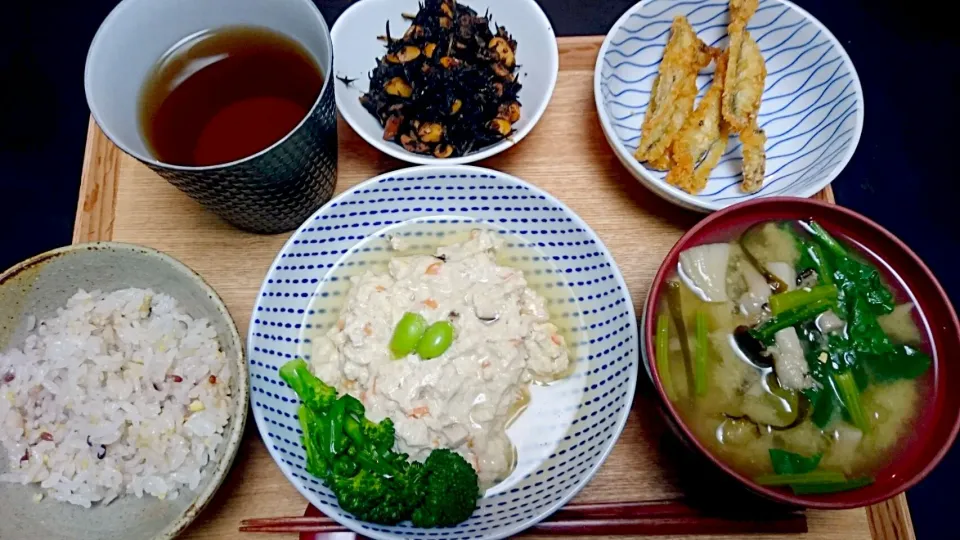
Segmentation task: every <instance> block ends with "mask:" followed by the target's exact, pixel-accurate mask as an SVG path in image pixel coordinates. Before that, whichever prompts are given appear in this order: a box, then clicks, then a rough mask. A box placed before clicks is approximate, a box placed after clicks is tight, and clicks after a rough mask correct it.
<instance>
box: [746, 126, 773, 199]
mask: <svg viewBox="0 0 960 540" xmlns="http://www.w3.org/2000/svg"><path fill="white" fill-rule="evenodd" d="M740 142H742V143H743V181H742V182H741V183H740V189H741V190H743V191H745V192H746V193H753V192H754V191H757V190H758V189H760V186H762V185H763V175H764V173H765V172H766V171H765V169H766V168H767V153H766V150H764V145H766V144H767V134H766V133H764V131H763V130H762V129H760V127H759V126H757V122H756V119H754V121H753V122H752V123H751V124H750V126H749V127H748V128H747V129H745V130H743V131H742V132H741V133H740Z"/></svg>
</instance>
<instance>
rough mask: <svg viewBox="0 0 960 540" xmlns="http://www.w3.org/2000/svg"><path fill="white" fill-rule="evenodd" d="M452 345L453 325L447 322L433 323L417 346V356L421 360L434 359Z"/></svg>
mask: <svg viewBox="0 0 960 540" xmlns="http://www.w3.org/2000/svg"><path fill="white" fill-rule="evenodd" d="M451 343H453V325H452V324H450V323H449V322H447V321H440V322H435V323H433V324H431V325H430V327H429V328H427V331H426V332H424V333H423V337H421V338H420V343H419V344H418V345H417V354H419V355H420V358H421V359H423V360H430V359H432V358H436V357H438V356H440V355H441V354H443V353H444V352H446V350H447V349H449V348H450V344H451Z"/></svg>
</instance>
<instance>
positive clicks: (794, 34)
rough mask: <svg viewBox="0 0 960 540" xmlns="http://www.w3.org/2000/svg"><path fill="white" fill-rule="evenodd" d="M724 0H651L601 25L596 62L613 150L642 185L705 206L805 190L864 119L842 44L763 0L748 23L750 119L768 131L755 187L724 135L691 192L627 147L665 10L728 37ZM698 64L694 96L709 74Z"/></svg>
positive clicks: (661, 38) (842, 155) (633, 142)
mask: <svg viewBox="0 0 960 540" xmlns="http://www.w3.org/2000/svg"><path fill="white" fill-rule="evenodd" d="M727 11H728V5H727V2H726V1H724V0H650V1H644V2H640V3H639V4H637V5H636V6H634V7H632V8H630V9H629V10H628V11H627V12H626V13H624V14H623V16H622V17H620V20H618V21H617V23H616V24H615V25H614V27H613V29H612V30H611V31H610V33H609V34H607V38H606V39H605V40H604V42H603V45H602V47H601V48H600V54H599V56H598V58H597V66H596V70H595V72H594V95H595V98H596V102H597V111H598V113H599V115H600V123H601V125H602V126H603V131H604V134H605V135H606V137H607V140H608V142H609V143H610V145H611V146H612V147H613V149H614V151H615V152H616V154H617V157H618V158H619V159H620V161H621V162H623V164H624V165H625V166H626V167H627V169H629V170H630V171H631V173H632V174H633V175H634V176H636V177H637V179H639V180H640V181H641V183H643V184H644V185H646V186H647V187H649V188H650V189H651V190H653V191H654V192H655V193H657V194H658V195H660V196H661V197H663V198H665V199H667V200H669V201H671V202H674V203H676V204H679V205H680V206H683V207H686V208H690V209H693V210H699V211H713V210H719V209H721V208H724V207H727V206H730V205H732V204H735V203H738V202H741V201H745V200H748V199H753V198H756V197H769V196H774V195H780V196H796V197H810V196H812V195H814V194H815V193H817V192H818V191H820V190H821V189H823V188H824V187H826V186H827V185H828V184H829V183H830V182H831V181H833V179H834V178H836V177H837V175H838V174H840V171H841V170H843V168H844V167H845V166H846V164H847V163H848V162H849V161H850V158H851V157H852V156H853V152H854V150H855V149H856V147H857V143H858V142H859V140H860V133H861V131H862V129H863V91H862V90H861V88H860V79H859V78H858V77H857V72H856V70H855V69H854V67H853V63H852V62H851V61H850V57H849V56H847V53H846V51H844V50H843V47H842V46H841V45H840V43H839V42H838V41H837V39H836V38H835V37H833V34H831V33H830V31H829V30H827V29H826V27H824V26H823V24H821V23H820V22H819V21H817V20H816V19H815V18H813V16H811V15H810V14H809V13H807V12H806V11H804V10H803V9H801V8H799V7H797V6H795V5H794V4H792V3H790V2H788V1H786V0H761V1H760V4H759V7H758V8H757V12H756V14H755V15H754V16H753V18H752V19H750V22H749V24H748V26H747V29H748V30H749V31H750V34H751V35H752V36H753V38H754V39H755V40H756V42H757V44H758V45H759V46H760V49H761V51H762V52H763V57H764V59H765V60H766V64H767V79H766V85H765V88H764V91H763V103H762V105H761V107H760V113H759V116H758V122H759V124H760V127H762V128H763V129H764V130H766V132H767V145H766V151H767V173H766V179H765V181H764V183H763V187H762V188H761V189H760V190H759V191H758V192H756V193H743V192H742V191H741V190H740V179H741V159H742V158H741V153H740V142H739V140H738V139H735V138H731V141H730V145H729V146H728V147H727V152H726V154H724V156H723V158H722V159H721V160H720V164H719V165H718V166H717V168H716V169H714V171H713V174H711V176H710V180H709V182H708V183H707V186H706V188H705V189H704V190H703V191H702V192H700V193H699V194H696V195H692V194H689V193H687V192H685V191H683V190H681V189H679V188H676V187H674V186H671V185H669V184H667V183H666V182H665V181H664V177H665V176H666V173H665V172H662V171H656V170H653V169H648V168H646V167H644V166H643V165H642V164H640V163H638V162H637V160H636V159H634V157H633V152H634V151H635V150H636V149H637V145H638V143H639V141H640V125H641V123H642V122H643V116H644V113H645V112H646V109H647V104H648V102H649V99H650V89H651V88H652V86H653V80H654V78H656V76H657V71H658V69H659V66H660V60H661V57H662V56H663V49H664V46H665V45H666V42H667V38H668V37H669V30H670V24H671V22H672V21H673V18H674V17H676V16H678V15H684V16H686V17H687V19H688V20H689V21H690V24H691V25H692V26H693V28H694V29H695V30H696V31H697V34H698V35H699V36H700V39H702V40H703V41H704V42H706V43H707V44H709V45H713V46H716V47H723V48H725V47H726V45H727V23H728V22H729V17H728V14H727ZM713 69H714V68H713V65H712V64H711V66H710V67H708V68H707V69H706V70H704V71H702V72H701V73H700V76H699V77H698V78H697V86H698V88H699V89H700V96H702V95H703V93H704V92H705V91H706V89H707V88H708V87H709V85H710V82H711V81H712V80H713Z"/></svg>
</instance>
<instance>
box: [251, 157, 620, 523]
mask: <svg viewBox="0 0 960 540" xmlns="http://www.w3.org/2000/svg"><path fill="white" fill-rule="evenodd" d="M475 228H487V229H491V230H493V231H495V232H497V233H498V234H500V235H501V236H502V237H503V239H504V242H505V246H504V249H503V250H502V251H501V252H500V254H499V258H498V261H499V262H500V264H505V265H509V266H513V267H515V268H519V269H521V270H523V272H524V275H525V276H526V278H527V281H528V283H529V284H530V286H531V287H533V288H534V289H535V290H537V292H539V293H540V294H542V295H543V296H544V297H545V298H546V300H547V304H548V309H549V310H550V313H551V319H552V321H553V322H554V323H555V324H556V325H557V326H558V327H559V328H560V329H561V331H562V332H563V334H564V335H565V337H566V339H567V343H568V344H570V347H571V357H572V358H575V363H574V371H573V373H572V374H571V375H570V376H569V377H567V378H565V379H562V380H560V381H557V382H555V383H552V384H550V385H548V386H539V385H536V386H532V387H531V401H530V405H529V407H528V409H527V410H526V411H525V412H524V413H523V414H522V415H521V416H520V417H519V419H518V420H517V421H516V422H515V423H514V424H513V425H511V426H510V428H509V429H508V434H509V436H510V439H511V440H512V441H513V443H514V444H515V445H516V447H517V467H516V469H515V470H514V472H513V473H512V474H511V475H510V477H509V478H507V479H506V480H505V481H503V482H501V483H500V484H498V485H497V486H495V487H493V488H492V489H490V490H488V491H487V493H486V494H485V496H484V497H483V498H482V499H481V500H480V501H479V503H478V509H477V511H476V512H475V513H474V515H473V517H471V518H470V519H469V520H468V521H466V522H464V523H462V524H460V525H458V526H456V527H450V528H441V529H417V528H414V527H412V526H411V525H409V523H407V524H401V525H399V526H395V527H385V526H379V525H372V524H368V523H365V522H360V521H357V520H355V519H353V518H352V517H351V516H350V515H349V514H346V513H344V512H343V511H341V510H340V508H339V507H338V506H337V504H336V498H335V497H334V496H332V494H331V493H330V491H329V490H327V489H326V488H325V487H324V486H323V484H322V483H321V482H320V481H318V480H317V479H315V478H313V477H312V476H311V475H309V474H308V473H307V472H306V471H305V470H304V451H303V448H302V447H301V443H300V435H301V432H300V430H299V428H298V424H297V419H296V410H297V406H298V401H297V398H296V395H295V394H294V393H293V391H292V390H290V389H289V388H288V387H287V386H286V385H285V384H284V383H283V381H282V380H281V379H280V378H279V376H278V373H277V370H278V368H279V367H280V366H281V365H282V364H283V363H285V362H287V361H288V360H290V359H292V358H294V357H296V356H305V355H309V354H310V348H311V345H310V341H311V339H312V338H313V337H314V336H317V335H319V334H321V333H323V332H326V331H327V329H328V328H329V327H330V325H332V324H336V320H337V318H338V314H339V311H340V307H341V304H342V301H343V300H344V298H345V294H346V291H347V289H348V288H349V286H350V280H349V277H350V276H352V275H357V274H360V273H362V272H363V271H365V270H366V269H368V268H371V267H373V266H377V265H385V264H386V261H387V259H388V258H390V257H391V255H392V254H391V253H390V251H389V250H388V249H387V245H388V244H387V238H386V236H387V235H402V236H405V237H407V239H408V240H409V242H410V243H411V244H413V245H412V246H411V248H412V249H419V250H431V251H432V249H433V248H435V247H436V246H439V245H443V244H449V243H453V242H455V241H459V240H460V239H461V238H459V237H460V236H461V235H465V234H467V233H468V232H469V231H470V230H472V229H475ZM247 353H248V358H249V361H248V362H249V367H250V387H251V399H250V401H251V404H252V406H253V414H254V418H255V419H256V422H257V427H258V428H259V429H260V435H261V436H262V438H263V441H264V444H266V446H267V449H268V450H269V451H270V454H271V455H272V456H273V458H274V459H275V460H276V462H277V464H278V465H279V466H280V468H281V469H282V470H283V473H284V474H285V475H286V476H287V478H288V479H289V480H290V481H291V482H292V483H293V484H294V485H295V486H296V487H297V489H298V490H300V492H301V493H302V494H303V495H304V496H305V497H306V498H307V499H309V500H310V502H311V503H313V504H314V505H315V506H316V507H318V508H319V509H320V510H322V511H323V512H324V513H325V514H327V515H328V516H331V517H333V518H334V519H336V520H337V521H339V522H340V523H342V524H344V525H345V526H347V527H349V528H351V529H353V530H354V531H357V532H358V533H360V534H363V535H365V536H368V537H372V538H391V539H392V538H478V539H479V538H484V539H487V538H505V537H509V536H512V535H515V534H517V533H519V532H520V531H522V530H523V529H526V528H527V527H530V526H531V525H534V524H535V523H537V522H538V521H540V520H541V519H543V518H544V517H546V516H548V515H550V514H551V513H552V512H554V511H556V510H557V509H558V508H560V507H561V506H562V505H563V504H565V503H566V502H567V501H568V500H570V499H571V498H572V497H573V496H574V495H576V493H577V492H578V491H580V489H581V488H583V486H584V485H586V483H587V482H588V481H589V480H590V479H591V478H592V477H593V475H594V474H595V473H596V471H597V469H598V468H599V467H600V465H601V464H602V463H603V461H604V460H605V459H606V457H607V456H608V455H609V453H610V451H611V450H612V449H613V446H614V444H615V443H616V440H617V438H618V437H619V435H620V432H621V431H622V430H623V426H624V424H625V423H626V419H627V414H628V412H629V410H630V404H631V402H632V401H633V394H634V389H635V386H636V380H637V370H638V365H639V348H638V336H637V323H636V318H635V314H634V309H633V302H632V300H631V299H630V293H629V291H628V290H627V286H626V284H625V283H624V281H623V276H622V275H621V274H620V271H619V270H618V269H617V267H616V264H615V263H614V261H613V258H612V257H611V255H610V253H609V251H607V249H606V247H604V245H603V243H602V242H601V241H600V239H599V238H598V237H597V235H596V233H594V232H593V231H592V230H591V229H590V227H589V226H587V224H586V223H584V222H583V220H582V219H580V218H579V217H577V216H576V215H575V214H574V213H573V212H572V211H571V210H570V209H569V208H567V207H566V206H564V205H563V203H561V202H559V201H558V200H556V199H555V198H553V197H552V196H550V195H549V194H547V193H545V192H544V191H542V190H540V189H538V188H536V187H534V186H532V185H530V184H528V183H526V182H523V181H522V180H519V179H517V178H514V177H512V176H509V175H506V174H503V173H500V172H497V171H493V170H489V169H483V168H478V167H469V166H463V165H459V166H429V167H414V168H410V169H404V170H400V171H395V172H392V173H388V174H384V175H382V176H378V177H376V178H373V179H371V180H368V181H366V182H364V183H362V184H360V185H358V186H356V187H354V188H352V189H350V190H349V191H347V192H345V193H343V194H341V195H340V196H338V197H336V198H335V199H333V200H332V201H331V202H330V203H328V204H327V205H326V206H324V207H323V208H321V209H320V210H318V211H317V213H316V214H314V216H312V217H311V218H310V219H309V220H307V222H306V223H304V224H303V226H302V227H301V228H300V229H299V230H298V231H297V232H295V233H294V234H293V236H292V237H291V238H290V240H289V241H288V242H287V243H286V245H284V247H283V249H282V250H281V252H280V254H279V255H278V256H277V258H276V260H274V262H273V264H272V266H271V267H270V270H269V272H268V274H267V277H266V279H265V281H264V283H263V286H262V288H261V290H260V293H259V295H258V297H257V301H256V306H255V307H254V311H253V315H252V318H251V321H250V330H249V336H248V343H247Z"/></svg>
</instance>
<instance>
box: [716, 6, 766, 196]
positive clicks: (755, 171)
mask: <svg viewBox="0 0 960 540" xmlns="http://www.w3.org/2000/svg"><path fill="white" fill-rule="evenodd" d="M757 3H758V1H757V0H730V25H729V27H728V31H727V33H728V34H729V35H730V45H729V46H728V48H727V52H728V54H729V55H730V59H729V61H728V65H727V76H726V80H725V81H724V89H723V99H722V107H721V109H722V112H723V120H724V121H725V122H726V123H727V124H728V125H729V126H730V130H731V131H732V132H733V133H736V134H739V136H740V141H741V142H742V143H743V181H742V182H741V184H740V189H742V190H743V191H745V192H747V193H753V192H754V191H757V190H758V189H760V187H761V186H762V185H763V175H764V169H766V165H767V155H766V152H765V150H764V145H765V144H766V142H767V135H766V134H765V133H764V132H763V130H762V129H760V128H759V126H758V125H757V112H758V111H759V110H760V99H761V97H762V95H763V86H764V82H765V80H766V78H767V66H766V64H765V63H764V61H763V54H762V53H761V52H760V47H759V46H758V45H757V42H756V41H754V40H753V37H751V36H750V32H748V31H747V29H746V28H747V21H748V20H749V19H750V17H752V16H753V14H754V12H756V10H757Z"/></svg>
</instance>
